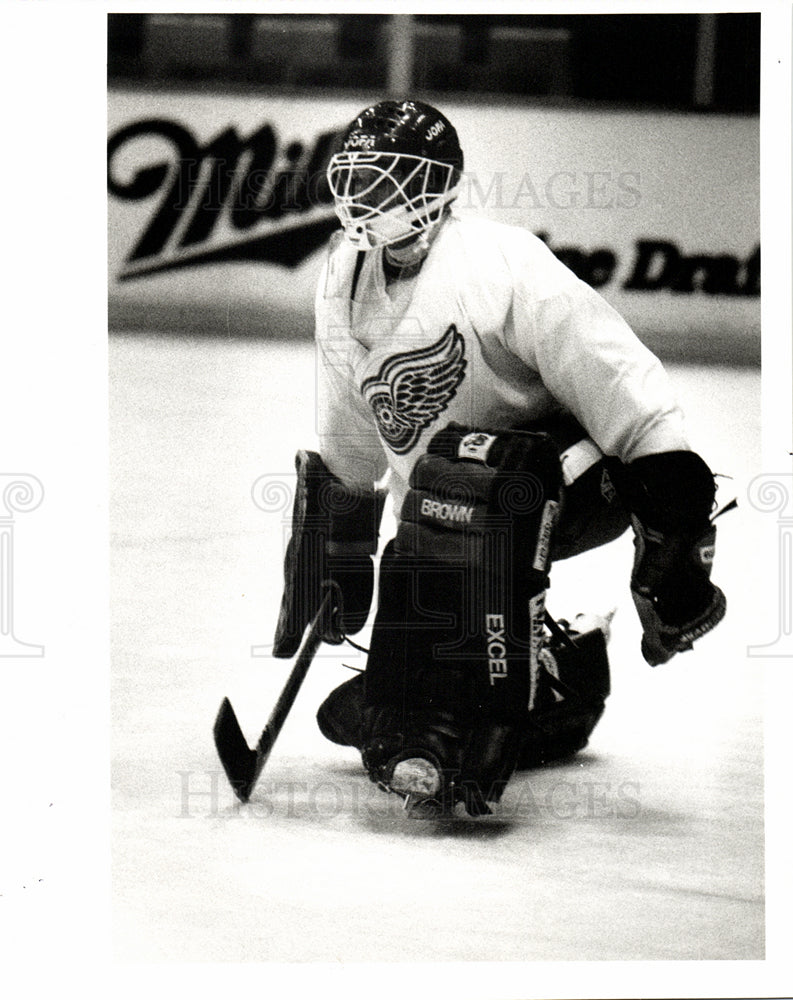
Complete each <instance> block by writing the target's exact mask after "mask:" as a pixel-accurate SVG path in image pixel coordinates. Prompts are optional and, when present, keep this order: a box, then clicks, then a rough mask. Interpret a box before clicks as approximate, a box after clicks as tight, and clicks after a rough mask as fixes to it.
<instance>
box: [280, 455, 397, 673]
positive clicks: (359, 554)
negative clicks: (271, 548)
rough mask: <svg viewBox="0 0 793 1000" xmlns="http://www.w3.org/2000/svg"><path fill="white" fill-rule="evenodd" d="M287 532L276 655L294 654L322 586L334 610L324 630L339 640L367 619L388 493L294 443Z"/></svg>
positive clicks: (326, 636) (331, 638)
mask: <svg viewBox="0 0 793 1000" xmlns="http://www.w3.org/2000/svg"><path fill="white" fill-rule="evenodd" d="M295 465H296V468H297V483H296V487H295V498H294V504H293V510H292V534H291V537H290V539H289V544H288V546H287V550H286V558H285V561H284V593H283V597H282V600H281V609H280V613H279V616H278V624H277V626H276V632H275V640H274V645H273V655H274V656H278V657H289V656H293V655H294V654H295V653H296V652H297V650H298V648H299V646H300V641H301V639H302V637H303V633H304V631H305V629H306V626H307V625H308V624H309V623H310V622H311V620H312V619H313V618H314V615H315V614H316V612H317V610H318V609H319V606H320V602H321V600H322V596H323V594H324V592H325V590H326V588H327V587H331V588H332V590H333V592H334V602H335V612H334V614H333V615H332V617H331V620H330V624H329V627H328V629H327V631H326V633H325V634H324V635H323V636H322V638H323V640H324V641H325V642H329V643H336V644H338V643H340V642H342V641H343V639H344V636H345V635H354V634H355V633H356V632H358V631H360V630H361V629H362V628H363V626H364V625H365V624H366V619H367V617H368V615H369V609H370V607H371V603H372V593H373V590H374V566H373V563H372V556H373V555H374V553H375V552H376V551H377V539H378V533H379V530H380V519H381V517H382V513H383V505H384V502H385V493H384V492H382V491H376V490H374V489H372V490H371V491H365V490H355V489H352V488H350V487H348V486H346V485H345V484H344V483H343V482H342V481H341V480H340V479H339V478H338V477H337V476H334V475H333V473H332V472H330V470H329V469H328V468H327V467H326V465H325V463H324V462H323V461H322V458H321V457H320V456H319V455H318V454H316V453H315V452H313V451H299V452H298V453H297V458H296V460H295Z"/></svg>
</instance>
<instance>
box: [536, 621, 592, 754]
mask: <svg viewBox="0 0 793 1000" xmlns="http://www.w3.org/2000/svg"><path fill="white" fill-rule="evenodd" d="M560 625H561V626H562V632H563V634H555V635H552V636H551V637H550V639H549V640H548V641H547V642H546V643H545V644H544V645H543V648H542V650H541V652H540V657H539V659H540V669H539V671H538V673H537V683H536V687H535V689H534V692H533V698H532V705H531V710H530V712H529V719H528V726H527V728H526V736H525V739H524V742H523V746H522V748H521V752H520V758H519V761H518V767H519V768H520V769H526V768H533V767H540V766H542V765H543V764H548V763H550V762H551V761H554V760H559V759H561V758H564V757H569V756H571V755H572V754H574V753H577V752H578V751H579V750H582V749H583V748H584V747H585V746H586V745H587V743H588V742H589V737H590V735H591V734H592V731H593V729H594V728H595V726H596V725H597V724H598V722H599V721H600V718H601V716H602V715H603V712H604V710H605V706H606V699H607V698H608V696H609V693H610V691H611V679H610V671H609V661H608V652H607V643H608V633H609V624H608V621H607V620H606V619H603V618H600V617H599V616H592V617H587V616H584V615H579V616H578V617H577V618H576V619H575V621H574V622H573V623H572V625H568V623H566V622H562V623H560Z"/></svg>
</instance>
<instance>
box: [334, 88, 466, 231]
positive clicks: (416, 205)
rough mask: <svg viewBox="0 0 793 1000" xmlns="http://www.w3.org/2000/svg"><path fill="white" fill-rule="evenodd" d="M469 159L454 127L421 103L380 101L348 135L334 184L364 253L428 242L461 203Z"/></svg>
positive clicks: (342, 215)
mask: <svg viewBox="0 0 793 1000" xmlns="http://www.w3.org/2000/svg"><path fill="white" fill-rule="evenodd" d="M462 170H463V151H462V149H461V148H460V142H459V140H458V138H457V132H456V131H455V129H454V126H453V125H452V124H451V122H450V121H449V120H448V118H446V117H445V116H444V115H442V114H441V112H440V111H438V110H437V109H436V108H433V107H432V106H431V105H429V104H423V103H421V102H420V101H381V102H380V103H379V104H375V105H373V106H372V107H370V108H366V110H365V111H362V112H361V113H360V114H359V115H358V117H357V118H356V119H355V120H354V121H353V122H352V123H351V124H350V126H349V127H348V128H347V131H346V133H345V134H344V137H343V142H342V148H341V151H340V152H338V153H336V154H335V155H334V156H333V157H332V158H331V160H330V163H329V165H328V183H329V185H330V189H331V191H332V192H333V198H334V203H335V207H336V214H337V215H338V217H339V219H340V220H341V224H342V226H343V227H344V233H345V235H346V237H347V239H348V240H349V241H350V242H351V243H352V244H353V245H354V246H356V247H357V248H358V249H360V250H371V249H372V248H374V247H380V246H389V245H391V244H394V243H399V242H402V241H403V240H407V239H409V238H411V237H419V238H422V237H423V238H424V239H426V238H427V236H428V233H429V232H430V231H431V230H432V229H433V228H434V227H435V226H437V225H438V223H439V222H440V220H441V218H442V217H443V213H444V210H445V209H446V207H447V206H448V205H449V204H450V203H451V202H452V201H453V200H454V199H455V197H456V196H457V191H458V186H459V183H460V178H461V175H462Z"/></svg>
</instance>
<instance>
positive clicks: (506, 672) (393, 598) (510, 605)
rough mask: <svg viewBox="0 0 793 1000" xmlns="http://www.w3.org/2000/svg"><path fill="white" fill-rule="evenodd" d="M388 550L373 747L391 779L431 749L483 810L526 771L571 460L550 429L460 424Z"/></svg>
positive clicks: (417, 486) (420, 471) (369, 710)
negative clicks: (522, 760)
mask: <svg viewBox="0 0 793 1000" xmlns="http://www.w3.org/2000/svg"><path fill="white" fill-rule="evenodd" d="M410 486H411V489H410V492H409V493H408V496H407V497H406V500H405V503H404V505H403V509H402V518H401V521H400V524H399V527H398V531H397V536H396V539H395V540H394V542H393V543H390V544H389V546H388V547H387V548H386V551H385V553H384V554H383V559H382V562H381V567H380V593H379V602H378V613H377V617H376V619H375V623H374V628H373V632H372V640H371V645H370V653H369V660H368V663H367V670H366V675H365V676H366V682H365V705H366V709H365V713H364V715H365V722H364V732H363V747H362V756H363V759H364V764H365V766H366V767H367V770H368V771H369V774H370V776H371V777H372V780H374V781H378V782H382V783H384V784H388V777H389V773H390V771H392V770H393V766H394V762H395V761H397V762H398V760H399V759H404V754H405V753H409V754H411V755H412V756H421V755H420V754H419V753H418V752H417V751H420V750H421V749H422V748H424V749H426V751H427V754H428V755H429V757H430V758H432V759H433V760H435V761H436V762H437V764H438V766H439V768H440V770H441V771H442V772H443V784H444V789H446V790H448V789H449V788H451V787H453V788H454V789H455V791H454V792H453V793H452V795H453V796H456V797H457V798H462V799H464V801H465V802H466V807H467V808H468V809H469V812H473V813H474V814H478V813H479V812H482V811H486V810H485V807H484V802H485V801H486V800H487V801H498V798H499V797H500V794H501V791H502V790H503V786H504V785H505V783H506V781H507V780H508V777H509V774H510V773H511V772H512V769H514V766H515V763H516V760H517V750H518V747H519V742H520V737H519V733H520V731H521V727H522V726H523V725H525V719H526V714H527V710H528V704H529V699H530V695H531V687H532V676H533V674H534V672H536V669H537V655H538V652H539V648H540V644H541V641H542V630H543V624H544V597H545V589H546V587H547V583H548V575H547V574H548V568H549V561H550V552H551V544H552V532H553V526H554V521H555V517H556V512H557V509H558V504H559V491H560V486H561V470H560V466H559V459H558V455H557V451H556V448H555V447H554V446H553V443H552V442H551V441H550V439H549V438H548V437H547V436H546V435H542V434H531V433H527V432H509V433H504V434H497V435H493V434H488V433H485V432H478V431H477V432H471V431H466V430H465V429H464V428H461V427H459V426H457V425H450V426H449V427H448V428H446V429H445V430H444V431H442V432H441V433H440V434H438V435H436V437H435V438H434V439H433V440H432V442H430V446H429V449H428V453H427V455H426V456H424V457H423V458H422V459H421V460H420V461H419V462H418V463H417V465H416V467H415V469H414V472H413V475H412V477H411V482H410Z"/></svg>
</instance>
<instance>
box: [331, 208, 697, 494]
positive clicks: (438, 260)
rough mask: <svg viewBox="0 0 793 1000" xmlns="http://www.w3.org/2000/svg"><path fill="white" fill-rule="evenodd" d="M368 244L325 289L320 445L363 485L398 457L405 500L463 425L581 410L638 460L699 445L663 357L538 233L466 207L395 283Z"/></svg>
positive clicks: (497, 424)
mask: <svg viewBox="0 0 793 1000" xmlns="http://www.w3.org/2000/svg"><path fill="white" fill-rule="evenodd" d="M359 253H360V252H359V251H356V250H355V249H354V248H353V247H352V246H350V245H349V244H348V243H347V242H346V241H344V240H341V241H338V242H336V243H335V244H332V245H331V248H330V251H329V254H328V259H327V261H326V264H325V268H324V270H323V273H322V276H321V278H320V282H319V286H318V290H317V299H316V339H317V346H318V362H319V373H318V378H319V414H318V416H319V434H320V451H321V454H322V457H323V459H324V460H325V463H326V464H327V466H328V468H329V469H330V470H331V471H332V472H333V473H334V474H335V475H337V476H338V477H339V478H340V479H342V480H343V481H344V482H346V483H347V484H348V485H351V486H355V485H360V486H364V485H367V486H370V485H371V483H372V482H374V481H375V480H379V479H381V478H382V476H383V475H384V474H385V473H386V472H387V471H388V469H389V468H390V470H391V477H390V489H391V491H392V494H393V496H394V501H395V510H396V511H397V512H398V511H399V509H400V507H401V502H402V499H403V498H404V495H405V492H406V490H407V482H408V479H409V476H410V472H411V470H412V468H413V465H414V464H415V462H416V460H417V459H418V458H419V457H420V456H421V455H422V454H423V453H424V451H425V450H426V444H427V442H428V440H429V439H430V438H431V437H432V435H433V434H435V433H436V432H437V431H438V430H440V429H441V428H442V427H445V426H446V425H447V424H448V423H450V422H452V421H454V422H456V423H459V424H462V425H463V426H465V427H468V428H471V429H483V430H498V429H506V428H515V427H520V426H522V425H525V424H527V423H528V422H532V421H537V420H542V419H543V418H545V417H549V416H552V415H556V414H559V413H560V412H569V413H571V414H572V415H573V416H574V417H576V419H577V420H578V421H579V423H580V424H581V425H582V426H583V427H584V428H585V429H586V432H587V434H588V435H589V436H590V438H591V439H592V441H594V442H595V444H596V445H597V446H598V448H599V449H600V450H601V451H602V452H603V453H605V454H607V455H614V456H617V457H618V458H620V459H622V461H624V462H630V461H632V460H633V459H635V458H638V457H640V456H642V455H648V454H653V453H656V452H663V451H672V450H680V449H688V444H687V441H686V438H685V433H684V428H683V417H682V414H681V412H680V409H679V408H678V406H677V403H676V400H675V398H674V394H673V392H672V389H671V386H670V383H669V380H668V378H667V376H666V374H665V372H664V370H663V368H662V367H661V365H660V363H659V361H658V360H657V358H656V357H655V356H654V355H653V354H651V352H650V351H649V350H647V348H646V347H644V345H643V344H642V343H641V342H640V341H639V340H638V338H637V337H636V336H635V334H634V333H633V332H632V330H631V329H630V328H629V327H628V325H627V324H626V323H625V321H624V320H623V319H622V318H621V316H620V315H619V314H618V313H617V312H615V311H614V309H612V308H611V306H609V305H608V303H606V301H605V300H604V299H603V298H602V297H601V296H600V295H599V294H598V293H597V292H595V291H594V290H593V289H592V288H590V287H589V286H588V285H586V284H585V283H584V282H582V281H580V280H579V279H578V278H577V277H576V276H575V275H574V274H573V273H572V272H571V271H570V270H569V269H568V268H567V267H565V266H564V265H563V264H562V263H561V262H560V261H559V260H558V259H557V258H556V257H555V256H554V255H553V254H552V252H551V251H550V250H549V249H548V248H547V247H546V246H545V244H544V243H543V242H542V241H541V240H539V239H538V238H537V237H535V236H534V235H532V234H531V233H529V232H528V231H526V230H524V229H519V228H517V227H513V226H506V225H503V224H501V223H495V222H491V221H487V220H481V219H460V218H457V217H455V216H452V217H450V218H449V219H447V220H446V221H445V222H444V224H443V225H442V226H441V229H440V231H439V232H438V234H437V236H436V238H435V240H434V242H433V243H432V246H431V248H430V251H429V254H428V255H427V257H426V259H425V260H424V263H423V265H422V267H421V269H420V271H419V272H418V274H417V275H416V276H415V277H413V278H412V279H410V280H408V281H406V280H400V281H396V282H393V283H391V284H389V285H388V286H386V281H385V276H384V272H383V263H382V250H372V251H369V252H367V253H360V258H359ZM354 278H355V283H354V284H355V287H354V292H353V293H352V295H351V292H352V289H353V279H354Z"/></svg>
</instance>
